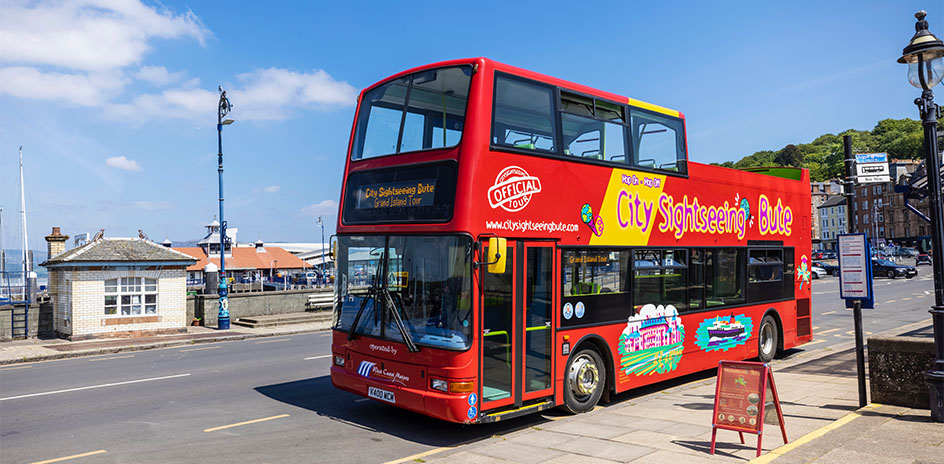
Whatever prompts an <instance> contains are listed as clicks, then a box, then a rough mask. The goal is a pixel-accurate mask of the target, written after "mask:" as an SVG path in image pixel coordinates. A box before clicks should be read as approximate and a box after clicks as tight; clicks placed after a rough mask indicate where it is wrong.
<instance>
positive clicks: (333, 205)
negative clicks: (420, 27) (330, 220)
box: [299, 200, 338, 217]
mask: <svg viewBox="0 0 944 464" xmlns="http://www.w3.org/2000/svg"><path fill="white" fill-rule="evenodd" d="M337 212H338V202H336V201H334V200H324V201H322V202H320V203H313V204H310V205H308V206H306V207H304V208H302V209H301V211H299V213H300V214H301V215H303V216H311V217H317V216H318V215H321V214H334V213H337Z"/></svg>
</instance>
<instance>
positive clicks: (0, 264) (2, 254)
mask: <svg viewBox="0 0 944 464" xmlns="http://www.w3.org/2000/svg"><path fill="white" fill-rule="evenodd" d="M6 271H7V253H6V249H5V248H3V207H2V206H0V274H2V273H4V272H6Z"/></svg>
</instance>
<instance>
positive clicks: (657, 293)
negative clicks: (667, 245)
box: [633, 250, 688, 311]
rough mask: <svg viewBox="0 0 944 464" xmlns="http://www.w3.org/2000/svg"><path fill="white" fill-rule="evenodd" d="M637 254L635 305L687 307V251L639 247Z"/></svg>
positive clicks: (678, 308) (679, 308)
mask: <svg viewBox="0 0 944 464" xmlns="http://www.w3.org/2000/svg"><path fill="white" fill-rule="evenodd" d="M634 253H635V255H634V265H635V267H634V278H633V307H634V308H637V309H638V308H641V307H642V306H644V305H647V304H654V305H657V306H658V305H663V306H666V305H672V306H674V307H675V309H677V310H680V311H681V310H684V309H686V308H687V307H688V301H687V297H686V291H687V290H688V253H687V250H636V251H635V252H634Z"/></svg>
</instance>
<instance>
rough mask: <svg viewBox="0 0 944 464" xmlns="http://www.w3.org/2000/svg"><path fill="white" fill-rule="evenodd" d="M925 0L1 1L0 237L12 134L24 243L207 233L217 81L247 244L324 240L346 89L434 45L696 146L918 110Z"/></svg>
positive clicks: (754, 141)
mask: <svg viewBox="0 0 944 464" xmlns="http://www.w3.org/2000/svg"><path fill="white" fill-rule="evenodd" d="M513 3H514V4H513ZM919 9H927V10H928V13H929V14H928V18H927V19H928V20H929V22H930V24H931V30H932V32H934V33H935V34H937V35H938V36H942V35H944V6H942V4H941V2H940V1H931V2H928V1H924V2H917V1H881V2H880V1H822V0H820V1H792V2H757V1H742V2H736V1H728V2H701V1H675V2H645V3H643V2H626V1H619V2H589V3H587V2H585V3H579V4H578V3H575V2H553V1H544V2H527V3H526V2H520V3H519V2H489V1H482V2H473V3H469V2H461V3H460V2H452V3H446V2H408V3H407V2H385V3H381V2H376V3H370V2H368V3H361V2H302V1H298V2H195V3H186V2H177V1H166V2H162V3H160V4H157V3H151V2H145V3H139V2H137V1H131V0H78V1H70V2H64V3H63V2H59V1H44V2H28V1H21V0H6V1H3V2H0V82H2V83H3V84H2V85H0V205H2V207H3V233H4V236H3V238H4V243H7V244H12V243H13V242H15V241H17V240H20V239H19V238H18V237H20V235H18V232H17V230H18V227H19V226H18V225H17V224H18V218H17V216H18V213H19V209H20V207H19V196H18V195H19V193H18V188H19V187H18V179H17V147H18V146H19V145H23V147H24V148H23V151H24V158H25V165H26V183H27V213H28V214H29V217H30V219H29V221H30V237H29V241H30V247H31V248H36V249H42V248H45V244H44V242H43V239H42V237H43V236H44V235H46V234H48V233H49V232H50V230H51V227H52V226H60V227H62V231H63V233H65V234H69V235H75V234H77V233H82V232H90V233H95V232H96V231H98V229H100V228H104V229H105V231H106V232H105V234H106V236H135V235H136V234H137V230H138V229H143V230H144V231H145V232H146V233H147V234H148V235H149V236H150V237H151V238H152V239H154V240H156V241H160V240H163V239H164V237H165V236H166V237H169V238H170V239H172V240H175V241H182V240H191V239H194V238H198V237H199V236H201V234H202V232H203V228H202V226H203V225H204V224H206V223H207V222H209V221H210V220H211V219H212V218H213V216H214V215H215V214H217V211H218V201H217V171H216V152H217V139H216V128H215V123H216V113H215V111H216V102H217V99H218V95H217V92H216V88H217V85H220V84H222V85H223V87H224V88H225V89H227V90H228V91H229V95H230V99H231V101H232V103H233V105H234V110H233V112H232V114H231V116H232V117H233V118H235V119H236V121H237V122H236V123H235V124H233V125H232V126H228V127H226V128H225V129H224V133H223V153H224V167H225V173H224V188H225V198H226V219H227V221H228V222H229V224H230V227H238V228H239V240H240V241H255V240H256V239H258V238H261V239H263V240H265V241H311V242H318V241H320V236H321V230H320V229H319V228H318V226H317V225H316V223H315V219H316V217H317V216H318V215H324V216H325V219H326V227H325V234H326V235H330V234H332V233H333V232H334V228H335V226H334V225H335V223H336V222H337V202H338V198H339V196H340V187H341V186H340V183H341V175H342V169H343V166H344V156H345V151H346V146H347V142H348V137H349V134H350V128H351V122H352V119H353V112H354V104H355V101H354V99H355V96H356V94H357V92H359V91H360V90H361V89H362V88H364V87H366V86H368V85H371V84H373V83H375V82H377V81H378V80H381V79H383V78H384V77H386V76H389V75H391V74H394V73H396V72H399V71H401V70H404V69H407V68H411V67H414V66H418V65H421V64H426V63H430V62H435V61H441V60H446V59H452V58H462V57H471V56H486V57H489V58H492V59H495V60H498V61H502V62H505V63H509V64H513V65H516V66H519V67H523V68H527V69H531V70H534V71H537V72H541V73H544V74H549V75H552V76H556V77H560V78H563V79H567V80H570V81H574V82H578V83H581V84H585V85H589V86H591V87H596V88H599V89H602V90H607V91H610V92H614V93H617V94H622V95H626V96H629V97H633V98H637V99H640V100H645V101H649V102H652V103H656V104H659V105H662V106H667V107H670V108H674V109H678V110H680V111H682V112H683V113H684V114H685V115H686V118H687V124H688V142H689V152H690V153H689V156H690V158H691V159H692V160H694V161H700V162H715V161H726V160H737V159H740V158H741V157H743V156H745V155H749V154H751V153H753V152H755V151H758V150H764V149H771V150H776V149H779V148H782V147H783V146H784V145H787V144H789V143H803V142H809V141H811V140H812V139H813V138H815V137H817V136H819V135H821V134H823V133H827V132H829V133H836V132H839V131H842V130H845V129H849V128H854V129H871V128H872V127H873V125H874V124H875V123H876V122H877V121H878V120H880V119H884V118H904V117H910V118H914V119H916V118H917V110H916V108H915V106H914V104H913V103H912V101H913V100H914V98H915V97H916V96H918V91H917V90H916V89H914V88H913V87H911V86H910V85H908V83H907V79H906V67H905V66H904V65H900V64H897V63H896V62H895V60H896V59H897V58H898V57H899V56H900V54H901V49H902V48H903V47H904V46H905V44H906V43H907V41H908V39H910V38H911V35H912V34H913V33H914V21H915V20H914V17H913V14H914V12H915V11H917V10H919ZM940 89H941V87H939V88H938V90H939V93H941V92H940ZM942 98H944V95H942ZM939 100H941V98H939ZM8 246H10V245H8Z"/></svg>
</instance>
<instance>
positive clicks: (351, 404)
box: [254, 376, 548, 447]
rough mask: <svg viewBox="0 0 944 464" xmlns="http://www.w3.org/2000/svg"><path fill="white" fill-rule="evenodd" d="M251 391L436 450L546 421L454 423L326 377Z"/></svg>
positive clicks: (532, 417) (533, 416)
mask: <svg viewBox="0 0 944 464" xmlns="http://www.w3.org/2000/svg"><path fill="white" fill-rule="evenodd" d="M254 390H256V391H257V392H259V393H261V394H262V395H264V396H266V397H268V398H271V399H273V400H276V401H279V402H282V403H285V404H289V405H292V406H295V407H298V408H302V409H305V410H308V411H312V412H313V413H315V414H317V415H318V416H321V417H324V418H326V419H330V420H333V421H336V422H338V423H341V424H346V425H348V426H351V427H355V428H358V429H361V430H366V431H370V432H378V433H384V434H387V435H392V436H395V437H399V438H401V439H404V440H407V441H411V442H414V443H420V444H424V445H428V446H435V447H444V446H457V445H461V444H464V443H469V442H474V441H478V440H482V439H485V438H489V437H491V436H493V435H497V434H506V433H510V432H513V431H516V430H521V429H524V428H527V427H531V426H535V425H538V424H542V423H545V422H548V419H545V418H543V417H541V415H538V414H531V415H528V416H523V417H518V418H514V419H509V420H507V421H501V422H498V423H492V424H479V425H464V424H455V423H452V422H446V421H442V420H439V419H434V418H431V417H427V416H424V415H422V414H417V413H414V412H411V411H408V410H405V409H401V408H398V407H395V406H392V405H387V404H384V403H381V402H379V401H375V400H371V399H367V398H362V397H360V396H357V395H353V394H351V393H348V392H345V391H342V390H338V389H337V388H335V387H334V386H333V385H331V378H330V377H329V376H322V377H314V378H310V379H304V380H296V381H292V382H285V383H279V384H273V385H265V386H261V387H256V388H255V389H254Z"/></svg>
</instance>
